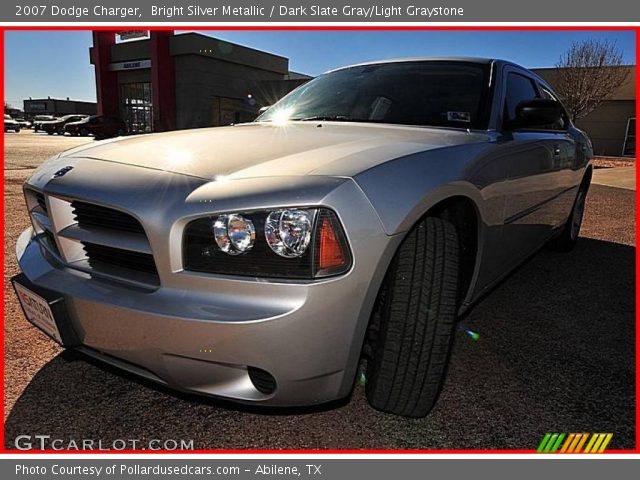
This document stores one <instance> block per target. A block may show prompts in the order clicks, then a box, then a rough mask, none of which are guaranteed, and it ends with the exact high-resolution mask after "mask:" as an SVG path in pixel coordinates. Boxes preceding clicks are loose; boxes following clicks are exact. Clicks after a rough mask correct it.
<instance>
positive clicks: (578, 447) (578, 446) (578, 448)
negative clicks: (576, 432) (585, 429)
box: [571, 433, 589, 453]
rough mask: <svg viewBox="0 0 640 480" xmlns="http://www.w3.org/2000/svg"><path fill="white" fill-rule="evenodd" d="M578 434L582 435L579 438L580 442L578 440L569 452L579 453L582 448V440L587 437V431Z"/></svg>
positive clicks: (585, 439)
mask: <svg viewBox="0 0 640 480" xmlns="http://www.w3.org/2000/svg"><path fill="white" fill-rule="evenodd" d="M580 435H582V437H581V438H580V442H578V445H576V449H575V450H574V451H573V452H571V453H580V450H581V449H582V446H583V445H584V442H586V441H587V438H589V434H588V433H581V434H580Z"/></svg>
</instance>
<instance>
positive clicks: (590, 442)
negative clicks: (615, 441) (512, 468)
mask: <svg viewBox="0 0 640 480" xmlns="http://www.w3.org/2000/svg"><path fill="white" fill-rule="evenodd" d="M612 438H613V433H594V434H589V433H569V434H567V433H556V432H549V433H547V434H545V436H544V437H543V438H542V441H541V442H540V445H538V449H537V450H536V452H537V453H556V452H557V453H603V452H604V451H605V450H606V448H607V446H608V445H609V442H611V439H612ZM585 443H586V445H587V446H586V447H585V448H584V451H583V450H582V447H583V446H584V445H585ZM561 446H562V447H561Z"/></svg>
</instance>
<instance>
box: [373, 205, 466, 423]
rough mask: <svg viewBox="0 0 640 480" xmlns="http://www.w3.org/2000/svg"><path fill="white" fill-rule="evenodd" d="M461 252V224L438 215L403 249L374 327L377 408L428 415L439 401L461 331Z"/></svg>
mask: <svg viewBox="0 0 640 480" xmlns="http://www.w3.org/2000/svg"><path fill="white" fill-rule="evenodd" d="M458 259H459V241H458V235H457V233H456V230H455V227H454V226H453V225H452V224H451V223H449V222H447V221H445V220H442V219H440V218H435V217H427V218H426V219H424V220H423V221H421V222H420V223H419V224H418V225H417V226H416V227H414V229H413V230H412V231H411V232H410V234H409V235H408V237H407V238H406V239H405V240H404V242H403V243H402V245H401V246H400V248H399V250H398V252H397V253H396V256H395V258H394V260H393V262H392V265H391V267H390V269H389V272H388V273H387V276H386V278H385V281H384V285H383V287H382V290H381V292H380V295H379V298H378V304H377V306H376V311H377V312H378V313H377V315H375V316H374V319H373V322H372V325H371V327H370V332H369V333H370V334H373V335H372V336H373V337H374V339H373V346H372V347H373V348H372V357H373V358H372V359H371V360H369V362H368V364H367V373H366V377H367V383H366V395H367V399H368V400H369V403H370V404H371V406H373V407H374V408H376V409H378V410H382V411H384V412H389V413H394V414H396V415H403V416H408V417H424V416H425V415H426V414H427V413H429V411H430V410H431V409H432V408H433V406H434V405H435V403H436V400H437V398H438V395H439V394H440V390H441V388H442V384H443V382H444V378H445V373H446V367H447V364H448V361H449V352H450V350H451V345H452V340H453V336H454V325H455V321H456V308H457V298H458ZM371 330H373V331H371Z"/></svg>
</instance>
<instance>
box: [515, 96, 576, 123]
mask: <svg viewBox="0 0 640 480" xmlns="http://www.w3.org/2000/svg"><path fill="white" fill-rule="evenodd" d="M563 114H564V112H563V109H562V105H560V103H559V102H557V101H556V100H550V99H546V98H536V99H534V100H527V101H524V102H520V103H519V104H518V105H517V106H516V118H515V120H513V121H512V122H511V125H509V127H510V128H512V129H523V128H524V129H526V128H546V127H548V126H550V125H556V124H558V123H560V124H561V123H563Z"/></svg>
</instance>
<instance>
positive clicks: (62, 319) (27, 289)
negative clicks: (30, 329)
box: [11, 274, 80, 347]
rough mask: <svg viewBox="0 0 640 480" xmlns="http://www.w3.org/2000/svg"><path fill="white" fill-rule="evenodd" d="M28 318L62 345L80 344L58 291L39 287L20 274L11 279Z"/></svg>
mask: <svg viewBox="0 0 640 480" xmlns="http://www.w3.org/2000/svg"><path fill="white" fill-rule="evenodd" d="M11 283H12V284H13V288H14V290H15V292H16V295H17V296H18V301H19V302H20V306H21V307H22V310H23V312H24V316H25V317H26V319H27V320H28V321H29V322H30V323H31V324H32V325H34V326H36V327H37V328H38V329H40V330H41V331H42V332H44V333H45V334H46V335H47V336H49V337H50V338H52V339H53V340H55V341H56V342H57V343H59V344H60V345H62V346H65V347H71V346H76V345H79V344H80V342H79V341H78V337H77V335H76V333H75V331H74V330H73V327H72V325H71V321H70V320H69V315H68V312H67V308H66V305H65V301H64V297H63V296H62V295H60V294H59V293H57V292H53V291H51V290H48V289H45V288H42V287H39V286H37V285H34V284H33V283H31V282H30V281H29V279H28V278H27V277H26V276H25V275H24V274H20V275H17V276H15V277H13V278H12V279H11Z"/></svg>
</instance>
